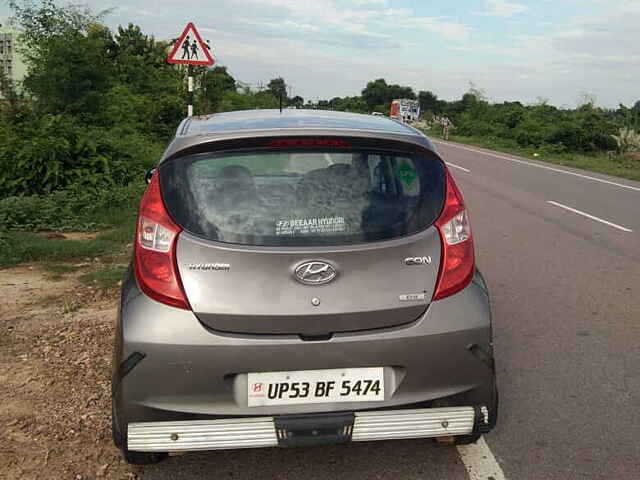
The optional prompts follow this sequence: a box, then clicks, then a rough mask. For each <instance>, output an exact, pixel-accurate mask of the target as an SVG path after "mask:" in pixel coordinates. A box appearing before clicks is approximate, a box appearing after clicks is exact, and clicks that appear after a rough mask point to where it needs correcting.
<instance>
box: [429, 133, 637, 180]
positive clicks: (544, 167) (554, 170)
mask: <svg viewBox="0 0 640 480" xmlns="http://www.w3.org/2000/svg"><path fill="white" fill-rule="evenodd" d="M433 141H434V142H436V143H442V144H443V145H447V146H449V147H455V148H460V149H462V150H468V151H470V152H475V153H480V154H482V155H488V156H490V157H495V158H500V159H502V160H509V161H510V162H515V163H522V164H524V165H529V166H530V167H538V168H543V169H545V170H551V171H552V172H558V173H564V174H566V175H573V176H574V177H580V178H586V179H587V180H591V181H594V182H600V183H606V184H607V185H613V186H616V187H620V188H627V189H629V190H635V191H637V192H640V187H634V186H632V185H625V184H624V183H616V182H611V181H609V180H603V179H602V178H596V177H591V176H589V175H583V174H582V173H576V172H570V171H568V170H562V169H560V168H553V167H547V166H545V165H538V164H537V163H533V162H526V161H524V160H518V159H517V158H511V157H505V156H504V155H497V154H495V153H489V152H485V151H483V150H476V149H475V148H468V147H463V146H461V145H456V144H454V143H445V142H440V141H438V140H433Z"/></svg>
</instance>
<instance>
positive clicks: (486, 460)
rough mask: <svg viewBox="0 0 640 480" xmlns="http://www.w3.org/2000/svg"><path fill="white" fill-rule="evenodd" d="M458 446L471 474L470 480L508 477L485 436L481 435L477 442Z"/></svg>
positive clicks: (503, 479) (493, 479) (501, 479)
mask: <svg viewBox="0 0 640 480" xmlns="http://www.w3.org/2000/svg"><path fill="white" fill-rule="evenodd" d="M457 448H458V453H459V454H460V459H461V460H462V463H464V466H465V468H466V469H467V473H468V474H469V480H505V479H506V477H505V476H504V472H503V471H502V468H500V465H499V464H498V462H497V461H496V458H495V457H494V456H493V453H492V452H491V450H490V449H489V445H487V442H485V441H484V437H480V440H478V441H477V442H476V443H475V444H474V443H472V444H470V445H459V446H458V447H457Z"/></svg>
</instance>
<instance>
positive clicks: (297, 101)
mask: <svg viewBox="0 0 640 480" xmlns="http://www.w3.org/2000/svg"><path fill="white" fill-rule="evenodd" d="M289 105H291V106H292V107H296V108H302V107H303V106H304V98H302V97H301V96H300V95H296V96H295V97H293V98H291V99H290V100H289Z"/></svg>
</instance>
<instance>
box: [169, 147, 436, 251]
mask: <svg viewBox="0 0 640 480" xmlns="http://www.w3.org/2000/svg"><path fill="white" fill-rule="evenodd" d="M160 179H161V182H162V192H163V197H164V199H165V202H166V204H167V208H168V209H169V213H170V214H171V215H172V217H173V218H174V219H175V221H176V222H177V223H178V224H179V225H180V226H181V227H183V228H184V229H185V230H187V231H189V232H191V233H193V234H195V235H196V236H199V237H203V238H206V239H209V240H216V241H220V242H228V243H234V244H243V245H265V246H281V245H299V246H314V245H343V244H351V243H361V242H374V241H380V240H387V239H390V238H394V237H399V236H403V235H408V234H411V233H415V232H418V231H420V230H423V229H425V228H426V227H428V226H430V225H431V224H432V223H433V222H434V221H435V219H436V218H437V216H438V215H439V213H440V211H441V209H442V204H443V199H444V169H443V166H442V164H441V162H440V161H439V160H437V159H434V158H429V157H426V156H422V155H419V154H411V153H398V154H395V153H389V152H377V151H353V150H349V151H346V150H345V151H339V150H338V151H337V150H331V151H308V150H304V151H299V150H298V151H282V150H278V151H259V152H251V153H246V152H243V153H228V152H225V153H205V154H198V155H192V156H188V157H183V158H178V159H175V160H172V161H169V162H167V163H165V164H163V165H162V166H161V167H160Z"/></svg>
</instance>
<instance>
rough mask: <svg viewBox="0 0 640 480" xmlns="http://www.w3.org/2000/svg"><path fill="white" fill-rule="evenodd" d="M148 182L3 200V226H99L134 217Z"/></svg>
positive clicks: (0, 224) (0, 225) (60, 228)
mask: <svg viewBox="0 0 640 480" xmlns="http://www.w3.org/2000/svg"><path fill="white" fill-rule="evenodd" d="M144 187H145V184H144V182H143V181H142V179H140V181H139V183H132V184H130V185H128V186H126V187H117V188H116V187H114V188H107V189H84V188H83V187H76V188H72V189H69V190H61V191H56V192H53V193H51V194H49V195H46V196H44V195H30V196H12V197H8V198H4V199H2V200H0V228H1V229H6V230H29V231H39V230H55V231H70V230H79V231H86V230H95V229H97V228H102V227H105V226H108V225H116V224H120V223H123V222H125V221H127V220H130V219H131V218H132V216H133V214H134V213H135V206H136V204H137V202H138V200H139V199H140V196H141V194H142V191H143V190H144Z"/></svg>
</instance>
